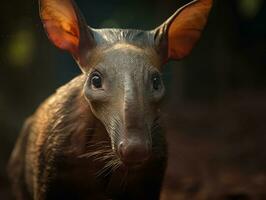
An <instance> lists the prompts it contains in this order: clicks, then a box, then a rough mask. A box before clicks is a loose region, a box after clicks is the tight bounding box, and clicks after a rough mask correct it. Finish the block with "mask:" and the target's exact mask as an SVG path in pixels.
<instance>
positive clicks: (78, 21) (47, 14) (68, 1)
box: [39, 0, 95, 62]
mask: <svg viewBox="0 0 266 200" xmlns="http://www.w3.org/2000/svg"><path fill="white" fill-rule="evenodd" d="M39 3H40V16H41V20H42V22H43V25H44V28H45V30H46V32H47V35H48V37H49V39H50V40H51V41H52V42H53V43H54V44H55V45H56V46H57V47H58V48H60V49H63V50H67V51H69V52H70V53H71V54H72V55H73V56H74V57H75V59H76V60H78V61H79V62H81V61H82V59H83V57H84V56H85V55H84V54H85V53H86V52H87V51H88V50H89V49H91V48H93V47H94V46H95V41H94V38H93V33H92V31H91V30H90V28H89V27H88V26H87V24H86V22H85V19H84V17H83V16H82V14H81V12H80V11H79V9H78V7H77V6H76V4H75V2H74V1H73V0H39Z"/></svg>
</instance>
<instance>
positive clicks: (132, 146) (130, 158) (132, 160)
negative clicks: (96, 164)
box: [118, 140, 151, 167]
mask: <svg viewBox="0 0 266 200" xmlns="http://www.w3.org/2000/svg"><path fill="white" fill-rule="evenodd" d="M118 154H119V157H120V159H121V160H122V162H123V163H124V164H125V165H126V166H128V167H132V166H135V165H142V164H144V162H145V161H147V160H148V159H149V157H150V156H151V147H150V145H149V144H148V143H147V142H142V141H141V142H140V141H137V140H123V141H121V142H120V144H119V146H118Z"/></svg>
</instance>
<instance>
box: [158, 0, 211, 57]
mask: <svg viewBox="0 0 266 200" xmlns="http://www.w3.org/2000/svg"><path fill="white" fill-rule="evenodd" d="M212 3H213V1H212V0H194V1H192V2H191V3H189V4H187V5H185V6H183V7H182V8H180V9H179V10H178V11H177V12H176V13H175V14H174V15H173V16H172V17H170V18H169V19H168V20H167V21H166V22H165V23H164V24H162V25H161V26H160V27H159V28H158V29H157V35H159V37H161V38H160V39H159V40H158V39H157V40H158V41H160V43H161V44H160V45H167V53H164V54H166V55H165V56H167V59H178V60H180V59H182V58H184V57H185V56H187V55H188V54H189V53H190V52H191V50H192V48H193V47H194V46H195V44H196V42H197V41H198V39H199V38H200V36H201V33H202V31H203V29H204V27H205V25H206V23H207V19H208V15H209V12H210V10H211V7H212ZM157 37H158V36H157ZM163 40H167V41H166V42H165V41H163ZM160 49H162V47H160ZM164 49H165V47H164Z"/></svg>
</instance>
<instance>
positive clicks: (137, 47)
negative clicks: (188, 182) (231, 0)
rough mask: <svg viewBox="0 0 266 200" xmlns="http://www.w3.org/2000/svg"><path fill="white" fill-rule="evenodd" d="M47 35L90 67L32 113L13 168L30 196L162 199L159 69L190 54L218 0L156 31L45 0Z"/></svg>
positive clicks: (21, 190)
mask: <svg viewBox="0 0 266 200" xmlns="http://www.w3.org/2000/svg"><path fill="white" fill-rule="evenodd" d="M39 2H40V15H41V19H42V22H43V24H44V28H45V30H46V32H47V35H48V37H49V39H50V40H51V41H52V42H53V43H54V44H55V45H56V46H57V47H59V48H60V49H63V50H67V51H68V52H70V53H71V54H72V56H73V58H74V59H75V60H76V61H77V64H78V65H79V67H80V69H81V70H82V72H83V73H82V75H80V76H78V77H76V78H75V79H73V80H72V81H71V82H69V83H67V84H66V85H65V86H63V87H61V88H60V89H58V90H57V92H56V93H55V94H54V95H52V96H51V97H50V98H48V99H47V100H46V101H44V102H43V103H42V104H41V105H40V107H39V108H38V109H37V111H36V112H35V113H34V114H33V115H32V116H31V117H30V118H29V119H28V120H27V121H26V122H25V124H24V127H23V129H22V132H21V134H20V136H19V138H18V140H17V143H16V146H15V148H14V150H13V153H12V155H11V158H10V162H9V166H8V171H9V176H10V179H11V182H12V185H13V189H14V192H15V196H16V198H17V199H22V200H24V199H25V200H29V199H34V200H45V199H49V200H50V199H94V200H98V199H99V200H105V199H117V200H119V199H121V200H122V199H123V200H124V199H127V200H131V199H132V200H136V199H138V200H147V199H149V200H158V199H159V197H160V189H161V184H162V180H163V176H164V171H165V167H166V161H167V148H166V142H165V136H164V134H163V131H162V128H161V125H160V120H159V118H160V104H161V101H162V98H163V96H164V85H163V81H162V80H161V70H162V66H163V64H164V63H165V62H167V61H168V60H170V59H177V60H180V59H182V58H184V57H185V56H187V55H188V54H189V53H190V52H191V50H192V48H193V46H194V45H195V43H196V42H197V40H198V39H199V37H200V35H201V32H202V30H203V28H204V26H205V24H206V22H207V18H208V13H209V11H210V8H211V5H212V0H194V1H192V2H191V3H189V4H187V5H185V6H184V7H182V8H181V9H179V10H178V11H177V12H176V13H175V14H174V15H173V16H172V17H170V18H169V19H168V20H167V21H166V22H164V23H163V24H162V25H161V26H159V27H158V28H156V29H154V30H152V31H141V30H123V29H92V28H90V27H88V26H87V24H86V22H85V19H84V18H83V16H82V14H81V12H80V11H79V9H78V7H77V5H76V4H75V3H74V1H73V0H40V1H39Z"/></svg>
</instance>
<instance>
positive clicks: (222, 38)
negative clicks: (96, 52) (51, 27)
mask: <svg viewBox="0 0 266 200" xmlns="http://www.w3.org/2000/svg"><path fill="white" fill-rule="evenodd" d="M76 1H77V4H78V5H79V7H80V8H81V10H82V11H83V13H84V15H85V17H86V19H87V22H88V23H89V25H90V26H92V27H94V28H104V27H105V28H107V27H115V28H138V29H152V28H155V27H156V26H158V25H159V24H161V23H162V22H163V21H164V20H165V19H166V18H168V17H169V16H170V15H171V14H172V13H173V12H174V11H175V10H176V9H177V8H178V7H179V6H181V5H183V4H184V3H187V2H189V1H185V0H97V1H86V0H76ZM0 24H1V29H0V199H10V191H9V185H8V181H7V177H6V171H5V166H6V163H7V160H8V157H9V155H10V152H11V150H12V148H13V145H14V143H15V140H16V138H17V136H18V134H19V130H20V128H21V126H22V124H23V121H24V120H25V119H26V117H28V116H29V115H30V114H32V113H33V112H34V110H35V109H36V107H37V106H38V105H39V104H40V103H41V102H42V101H43V100H44V99H45V98H46V97H48V96H49V95H50V94H52V93H53V92H54V91H55V90H56V88H58V87H59V86H60V85H63V84H64V83H66V82H68V81H69V80H71V79H72V78H73V77H74V76H76V75H77V74H79V73H80V71H79V69H78V67H77V66H76V64H75V63H74V61H73V59H72V58H71V56H70V55H68V54H67V53H66V52H62V51H60V50H58V49H56V48H55V47H54V46H53V45H52V44H51V43H50V42H49V41H48V39H47V37H46V35H45V33H44V30H43V28H42V24H41V22H40V19H39V16H38V1H37V0H24V1H21V0H9V1H7V0H3V1H2V2H1V4H0ZM164 79H165V81H166V83H167V87H168V94H167V98H166V102H165V106H164V110H165V112H164V113H165V116H164V117H165V121H166V123H167V127H168V137H169V138H170V141H171V142H170V143H169V145H170V159H171V160H170V162H169V169H168V176H167V177H168V179H167V180H166V186H167V187H169V188H172V189H169V190H168V189H165V191H166V193H167V192H168V193H169V194H167V195H169V196H167V195H165V199H193V198H195V199H201V198H202V199H207V197H209V196H208V195H213V194H209V193H210V192H209V193H208V192H207V193H208V195H205V196H206V198H204V195H203V194H202V192H201V191H202V190H203V189H202V188H204V187H205V186H206V182H208V181H210V180H209V179H208V178H207V179H206V177H205V176H202V174H204V173H205V172H206V171H207V172H208V173H209V171H210V170H209V169H210V168H211V169H212V173H213V174H212V176H216V175H217V174H219V173H220V171H222V170H223V169H224V168H226V169H228V168H229V169H230V170H231V169H232V168H234V169H236V171H237V172H239V173H240V175H239V176H241V177H246V175H247V174H248V175H250V174H251V175H252V176H253V175H254V176H256V177H257V174H259V178H260V179H259V180H260V185H259V186H257V185H255V186H254V187H255V188H258V187H259V188H260V189H261V190H258V191H257V190H255V189H250V188H253V186H250V187H249V186H247V185H245V187H244V188H245V189H243V191H242V190H240V192H239V190H236V195H235V196H234V194H235V193H234V192H229V193H228V195H229V196H228V200H230V199H241V198H242V199H253V197H254V199H259V197H258V198H257V196H256V195H260V197H261V199H266V197H265V196H263V195H265V194H264V193H263V190H264V191H266V163H265V160H266V152H265V148H264V144H265V142H266V122H265V121H266V114H265V113H266V1H264V0H216V1H215V5H214V8H213V11H212V13H211V15H210V20H209V23H208V26H207V28H206V30H205V32H204V34H203V37H202V39H201V41H200V42H199V44H198V45H197V47H196V48H195V49H194V51H193V53H192V54H191V55H190V56H189V57H188V58H186V59H185V60H183V61H181V62H172V63H170V64H168V66H167V67H166V68H165V73H164ZM195 142H196V144H197V145H198V146H197V145H195ZM173 146H178V147H180V148H176V149H175V148H174V147H173ZM183 146H184V148H181V147H183ZM197 148H198V149H197ZM202 148H205V150H204V151H203V150H202ZM198 153H199V154H198ZM200 156H202V157H200ZM197 159H200V160H201V161H198V160H197ZM195 163H196V164H195ZM187 165H194V166H195V167H197V170H196V171H197V172H198V173H197V174H196V175H195V174H194V175H191V171H194V172H195V169H194V168H193V169H192V168H191V170H190V171H189V170H188V169H186V170H184V169H185V168H187V167H186V166H187ZM175 166H178V167H179V168H178V167H177V168H176V167H175ZM182 166H183V168H182ZM173 168H174V169H175V170H173ZM220 168H221V169H220ZM189 169H190V168H189ZM217 169H219V170H218V171H217ZM177 170H178V172H177ZM208 173H207V174H208ZM233 174H234V173H233ZM171 176H172V177H175V180H170V179H171V178H169V177H171ZM186 177H189V178H186ZM190 177H192V178H191V179H192V181H187V180H190ZM198 177H200V178H198ZM204 177H205V178H204ZM198 179H199V180H200V181H198ZM229 179H230V180H235V179H234V178H232V177H231V178H229ZM251 179H252V178H251ZM251 179H250V178H247V177H246V178H243V180H245V181H239V185H240V186H242V185H241V184H243V182H252V181H251ZM183 180H184V181H183ZM211 180H212V181H216V182H217V181H218V182H219V180H220V179H218V178H217V179H215V180H213V179H211ZM226 180H227V179H226ZM237 180H238V179H237ZM240 180H242V179H240ZM252 180H253V179H252ZM256 180H257V179H256ZM182 181H183V182H182ZM198 182H199V183H200V184H199V186H198V185H197V184H196V186H197V187H196V192H195V183H198ZM203 183H204V184H203ZM219 183H220V182H219ZM252 183H253V182H252ZM186 184H188V187H185V189H184V185H186ZM235 184H236V185H237V184H238V183H237V181H236V183H235ZM192 186H193V187H192ZM191 187H192V189H193V188H194V190H190V189H191ZM206 187H207V186H206ZM221 187H222V186H221ZM230 187H231V186H230ZM187 188H188V189H187ZM231 188H234V187H233V186H232V187H231ZM242 188H243V187H242ZM169 191H171V192H169ZM215 191H221V193H224V194H225V193H226V195H227V190H225V191H224V192H223V190H221V189H215ZM254 191H256V192H254ZM261 191H262V192H261ZM216 193H217V192H216ZM238 193H239V194H238ZM265 193H266V192H265ZM191 194H193V195H194V196H188V195H191ZM204 194H205V193H204ZM171 195H172V197H170V196H171ZM197 195H198V196H197ZM202 195H203V197H202ZM215 195H216V194H215ZM217 195H218V194H217ZM230 195H231V196H230ZM239 195H240V196H239ZM241 195H244V196H241ZM245 195H246V196H245ZM231 197H232V198H231ZM239 197H240V198H239ZM246 197H248V198H246ZM264 197H265V198H264ZM226 198H227V196H225V198H224V199H226ZM214 199H218V197H217V198H216V197H215V198H214Z"/></svg>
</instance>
